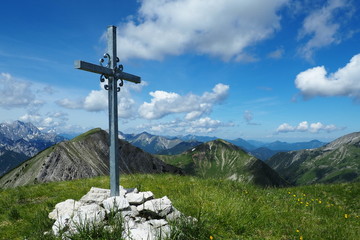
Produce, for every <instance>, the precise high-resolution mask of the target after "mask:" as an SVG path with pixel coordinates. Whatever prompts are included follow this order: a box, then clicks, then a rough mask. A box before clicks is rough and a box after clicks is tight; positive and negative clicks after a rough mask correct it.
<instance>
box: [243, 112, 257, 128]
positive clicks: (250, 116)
mask: <svg viewBox="0 0 360 240" xmlns="http://www.w3.org/2000/svg"><path fill="white" fill-rule="evenodd" d="M244 119H245V122H246V124H247V125H260V124H259V123H254V122H253V119H254V114H253V113H252V111H249V110H245V111H244Z"/></svg>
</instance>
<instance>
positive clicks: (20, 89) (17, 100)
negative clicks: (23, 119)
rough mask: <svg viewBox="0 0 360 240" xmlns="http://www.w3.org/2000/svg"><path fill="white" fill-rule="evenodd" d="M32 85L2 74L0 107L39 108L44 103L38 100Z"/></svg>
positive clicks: (0, 75) (0, 80)
mask: <svg viewBox="0 0 360 240" xmlns="http://www.w3.org/2000/svg"><path fill="white" fill-rule="evenodd" d="M31 85H32V84H31V83H30V82H27V81H23V80H19V79H17V78H14V77H13V76H11V75H10V74H9V73H1V74H0V96H1V97H0V107H3V108H7V109H8V108H13V107H37V106H41V105H43V104H44V101H42V100H40V99H36V96H35V94H34V92H33V89H32V87H31Z"/></svg>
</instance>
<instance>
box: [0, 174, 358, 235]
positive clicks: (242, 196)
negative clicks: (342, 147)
mask: <svg viewBox="0 0 360 240" xmlns="http://www.w3.org/2000/svg"><path fill="white" fill-rule="evenodd" d="M120 183H121V185H122V186H124V187H125V188H133V187H137V188H139V190H140V191H152V192H153V193H154V194H155V197H161V196H167V197H168V198H169V199H170V200H171V201H172V203H173V205H174V206H175V207H176V208H177V209H178V210H179V211H181V212H183V213H184V214H185V215H187V216H193V217H196V218H198V219H199V221H197V222H190V224H184V225H181V224H180V225H176V226H175V227H176V229H177V230H180V231H182V232H183V234H187V236H189V235H190V236H189V237H187V236H186V235H185V236H186V237H185V236H184V235H179V234H177V235H175V234H174V235H173V236H172V238H171V239H172V240H184V239H186V240H203V239H210V236H212V237H213V239H214V240H218V239H242V240H254V239H269V240H273V239H274V240H278V239H305V240H306V239H316V240H317V239H336V240H358V239H359V236H360V225H359V219H360V218H359V217H360V201H359V194H360V183H347V184H329V185H319V184H318V185H311V186H301V187H292V188H259V187H256V186H253V185H249V184H244V183H239V182H234V181H227V180H219V179H203V178H198V177H193V176H179V175H170V174H156V175H151V174H141V175H140V174H136V175H121V180H120ZM91 187H99V188H109V178H108V177H96V178H92V179H81V180H74V181H69V182H52V183H46V184H38V185H32V186H26V187H19V188H15V189H5V190H1V189H0V239H4V240H5V239H48V240H51V239H54V240H55V239H56V238H55V237H51V236H48V235H46V236H44V232H47V231H51V227H52V224H53V223H54V222H53V221H50V220H49V218H48V214H49V212H51V211H52V210H53V209H54V206H55V204H57V203H59V202H61V201H64V200H66V199H74V200H79V199H80V198H81V197H82V196H83V195H84V194H85V193H87V192H88V191H89V190H90V188H91ZM186 222H189V221H186ZM186 222H185V223H186ZM101 230H103V229H101ZM177 232H179V231H177ZM88 234H91V232H90V233H88ZM57 239H58V238H57ZM74 239H119V240H121V238H119V237H112V238H110V237H109V236H108V235H95V234H93V235H91V236H89V235H85V234H84V235H83V236H78V237H77V238H74Z"/></svg>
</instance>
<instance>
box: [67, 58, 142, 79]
mask: <svg viewBox="0 0 360 240" xmlns="http://www.w3.org/2000/svg"><path fill="white" fill-rule="evenodd" d="M74 64H75V68H76V69H81V70H85V71H88V72H93V73H98V74H104V75H105V76H114V77H115V79H122V80H126V81H129V82H133V83H141V78H140V77H139V76H136V75H132V74H130V73H126V72H122V71H119V70H118V69H117V71H115V74H114V72H113V70H112V69H111V68H107V67H103V66H100V65H96V64H92V63H88V62H84V61H81V60H76V61H75V63H74Z"/></svg>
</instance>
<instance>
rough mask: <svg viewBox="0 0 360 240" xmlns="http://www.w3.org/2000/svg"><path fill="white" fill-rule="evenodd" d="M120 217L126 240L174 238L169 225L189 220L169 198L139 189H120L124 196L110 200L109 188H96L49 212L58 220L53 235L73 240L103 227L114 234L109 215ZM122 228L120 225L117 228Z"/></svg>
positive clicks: (62, 203) (52, 217) (191, 219)
mask: <svg viewBox="0 0 360 240" xmlns="http://www.w3.org/2000/svg"><path fill="white" fill-rule="evenodd" d="M110 215H111V216H113V217H117V218H120V222H121V225H122V226H121V229H122V233H121V235H122V236H119V238H122V239H125V240H130V239H132V240H143V239H144V240H145V239H146V240H156V239H165V238H168V237H170V234H171V227H170V225H169V222H173V221H177V220H180V219H188V220H189V221H196V219H194V218H191V217H185V216H184V215H183V214H182V213H181V212H179V211H178V210H177V209H176V208H175V207H174V206H173V205H172V203H171V201H170V199H169V198H168V197H166V196H165V197H162V198H159V199H155V198H154V194H153V193H152V192H139V191H138V190H137V189H136V188H134V189H124V188H123V187H122V186H120V196H116V197H110V190H109V189H102V188H95V187H92V188H91V189H90V191H89V192H88V193H87V194H86V195H84V196H83V197H82V198H81V199H80V200H79V201H75V200H73V199H68V200H66V201H64V202H61V203H58V204H56V206H55V209H54V210H53V211H52V212H51V213H49V218H51V219H53V220H55V223H54V224H53V227H52V232H53V234H54V235H55V236H61V237H62V238H63V239H70V238H71V236H73V235H75V234H78V233H79V232H80V231H81V229H85V228H89V227H90V228H92V227H93V228H96V227H97V226H98V227H99V226H100V227H101V228H105V229H108V230H109V231H110V232H111V231H113V229H112V228H114V227H115V226H112V225H111V224H110V223H109V216H110ZM117 227H118V226H117Z"/></svg>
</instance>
